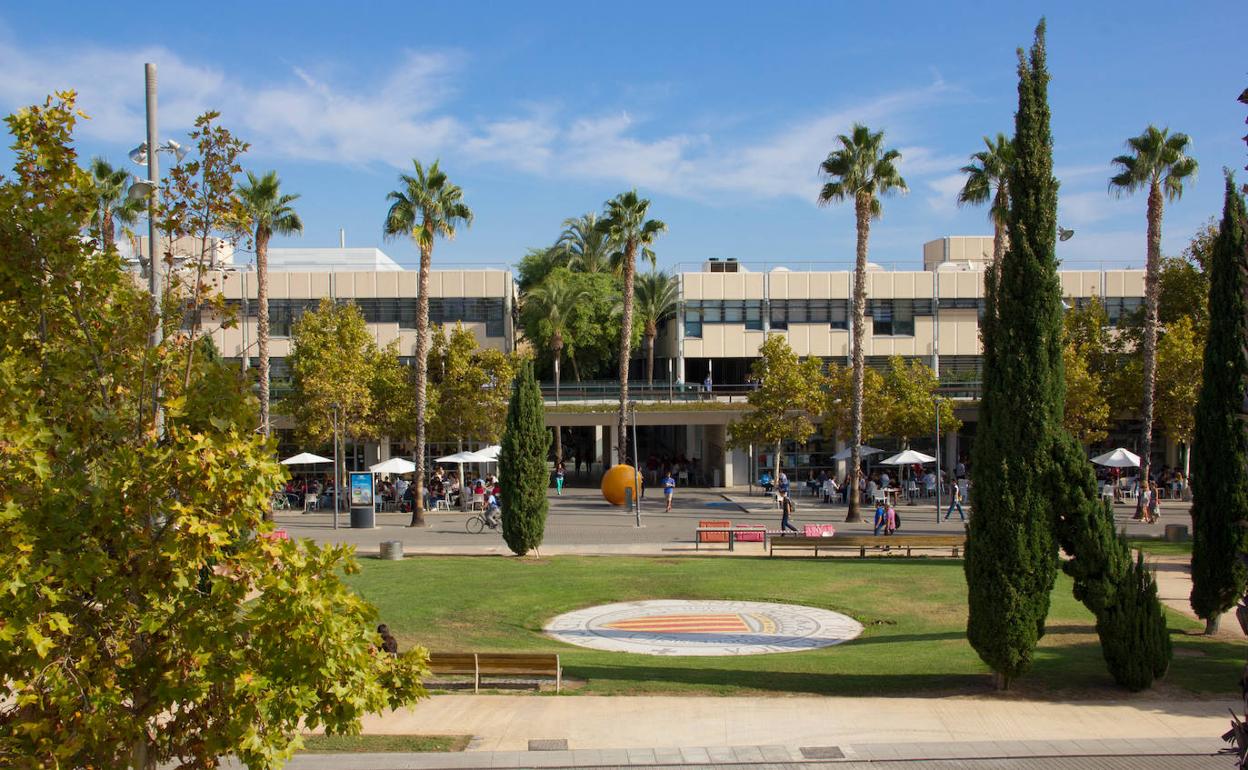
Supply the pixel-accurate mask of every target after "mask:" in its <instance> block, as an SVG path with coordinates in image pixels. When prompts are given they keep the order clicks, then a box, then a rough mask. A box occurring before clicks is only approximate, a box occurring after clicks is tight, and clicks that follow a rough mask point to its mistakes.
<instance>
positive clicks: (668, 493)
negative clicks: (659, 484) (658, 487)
mask: <svg viewBox="0 0 1248 770" xmlns="http://www.w3.org/2000/svg"><path fill="white" fill-rule="evenodd" d="M675 495H676V479H674V478H672V472H671V471H668V472H667V475H666V476H664V477H663V499H664V500H665V501H666V504H667V507H666V508H664V509H663V512H664V513H671V512H672V498H673V497H674V496H675Z"/></svg>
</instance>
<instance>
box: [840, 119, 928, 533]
mask: <svg viewBox="0 0 1248 770" xmlns="http://www.w3.org/2000/svg"><path fill="white" fill-rule="evenodd" d="M838 140H839V141H840V143H841V147H840V149H838V150H833V151H832V152H830V153H828V157H827V158H826V159H825V160H824V161H823V163H821V164H820V166H819V170H820V171H821V172H822V173H823V175H824V176H825V177H827V180H828V181H827V182H825V183H824V185H823V187H822V188H821V189H820V191H819V205H821V206H826V205H828V204H829V203H833V202H839V201H845V200H852V201H853V202H854V219H855V223H856V228H857V233H858V246H857V252H856V255H857V256H856V261H855V263H854V314H853V315H854V322H853V359H854V360H853V369H854V393H853V406H854V420H853V440H852V444H851V447H850V459H849V474H850V478H849V483H850V484H851V489H852V488H855V487H856V486H857V484H858V473H859V472H860V469H861V467H862V466H861V463H862V458H861V457H860V456H859V454H860V452H859V447H860V446H861V444H862V440H863V438H864V435H865V434H863V432H862V410H863V406H862V404H863V379H864V378H865V377H866V359H865V358H863V334H864V326H865V323H866V320H865V319H866V312H867V240H868V238H869V237H870V234H871V220H872V219H879V218H880V215H881V213H882V211H883V209H882V208H881V206H880V198H881V197H883V196H885V195H888V194H890V193H893V192H902V193H904V192H906V191H907V190H908V189H909V188H908V187H906V180H905V179H902V177H901V174H900V173H899V172H898V171H897V165H896V164H897V161H898V160H900V159H901V153H900V152H898V151H897V150H892V149H889V150H885V149H884V132H883V131H876V132H874V133H872V131H871V130H870V129H869V128H867V127H866V126H864V125H862V124H859V123H855V124H854V127H853V129H852V130H851V131H850V134H849V135H848V136H846V135H845V134H841V135H840V136H839V137H838ZM861 518H862V517H861V516H860V515H859V513H858V497H857V496H856V495H850V496H849V513H848V515H847V516H846V517H845V520H846V521H859V520H861Z"/></svg>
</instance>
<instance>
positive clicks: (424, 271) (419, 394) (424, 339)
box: [408, 220, 462, 527]
mask: <svg viewBox="0 0 1248 770" xmlns="http://www.w3.org/2000/svg"><path fill="white" fill-rule="evenodd" d="M427 221H428V220H426V222H427ZM425 229H426V230H428V229H429V225H428V224H427V223H426V225H425ZM426 234H427V235H428V236H429V239H428V240H427V241H426V244H422V245H421V247H420V277H419V278H418V281H419V283H420V288H419V289H418V290H417V291H418V294H417V296H416V350H415V351H414V352H415V354H416V371H415V372H413V377H412V379H413V381H414V382H413V387H414V389H415V390H416V480H415V484H416V495H415V497H414V499H413V500H412V521H411V523H410V524H409V525H408V526H411V527H423V526H425V493H424V490H425V382H426V380H427V379H428V376H429V270H430V266H431V264H432V262H433V246H432V242H433V233H426ZM461 494H462V493H461Z"/></svg>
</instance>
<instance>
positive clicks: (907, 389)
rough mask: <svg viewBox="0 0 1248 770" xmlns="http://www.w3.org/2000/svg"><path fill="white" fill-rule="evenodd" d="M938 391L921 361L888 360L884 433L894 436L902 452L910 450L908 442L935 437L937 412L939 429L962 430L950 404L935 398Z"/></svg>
mask: <svg viewBox="0 0 1248 770" xmlns="http://www.w3.org/2000/svg"><path fill="white" fill-rule="evenodd" d="M939 387H940V380H939V379H937V377H936V372H935V371H933V370H932V367H930V366H928V365H927V364H925V363H923V362H922V361H919V360H911V361H909V362H907V361H906V360H905V359H904V358H902V357H901V356H893V357H892V358H890V359H889V360H888V370H887V371H886V372H885V373H884V398H885V403H886V404H887V407H886V412H885V424H886V425H887V428H886V429H885V431H884V432H885V433H887V434H889V435H891V436H896V437H897V438H898V439H899V440H900V441H901V445H902V447H903V448H909V446H910V440H911V439H913V438H915V437H916V436H930V435H934V434H935V433H936V412H937V411H939V412H940V426H941V429H943V430H945V431H948V432H950V433H954V432H956V431H957V430H958V428H961V427H962V421H961V420H959V419H958V418H957V416H956V415H954V413H953V401H952V400H950V399H948V398H944V397H943V396H938V395H937V393H938V390H939Z"/></svg>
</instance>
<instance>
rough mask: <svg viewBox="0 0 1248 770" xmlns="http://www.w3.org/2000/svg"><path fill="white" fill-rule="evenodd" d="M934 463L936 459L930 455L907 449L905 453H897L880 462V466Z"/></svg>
mask: <svg viewBox="0 0 1248 770" xmlns="http://www.w3.org/2000/svg"><path fill="white" fill-rule="evenodd" d="M934 462H936V458H935V457H932V456H931V455H925V454H923V453H922V452H916V451H914V450H913V449H907V450H906V451H904V452H899V453H897V454H895V455H893V456H892V457H888V458H885V459H883V460H880V465H914V464H915V463H918V464H920V465H922V464H923V463H934Z"/></svg>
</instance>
